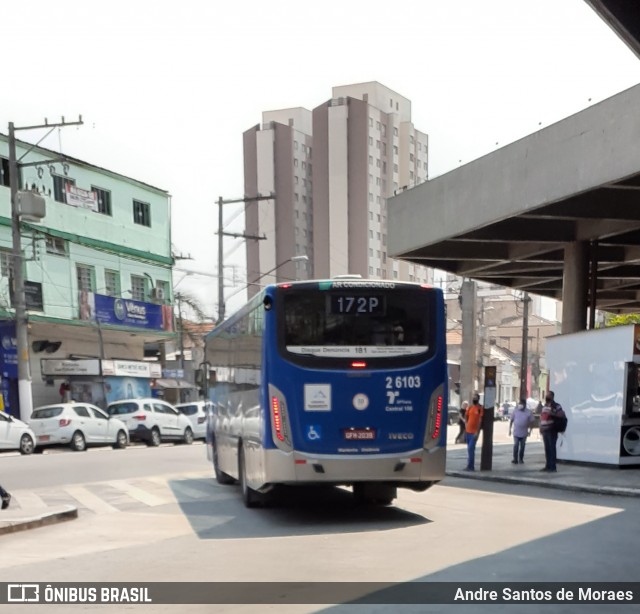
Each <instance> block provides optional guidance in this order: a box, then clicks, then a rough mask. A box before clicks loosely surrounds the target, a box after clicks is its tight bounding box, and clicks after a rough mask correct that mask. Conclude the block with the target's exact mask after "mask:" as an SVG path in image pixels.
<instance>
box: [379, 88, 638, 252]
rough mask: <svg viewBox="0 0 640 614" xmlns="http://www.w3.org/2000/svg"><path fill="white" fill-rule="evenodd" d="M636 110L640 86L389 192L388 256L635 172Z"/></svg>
mask: <svg viewBox="0 0 640 614" xmlns="http://www.w3.org/2000/svg"><path fill="white" fill-rule="evenodd" d="M638 108H640V85H637V86H634V87H632V88H630V89H628V90H626V91H624V92H621V93H619V94H617V95H616V96H613V97H612V98H609V99H607V100H604V101H602V102H600V103H599V104H596V105H593V106H591V107H589V108H587V109H585V110H584V111H581V112H580V113H577V114H575V115H573V116H571V117H569V118H567V119H564V120H562V121H560V122H558V123H556V124H553V125H551V126H549V127H547V128H545V129H544V130H541V131H540V132H537V133H535V134H532V135H530V136H528V137H525V138H523V139H520V140H519V141H516V142H515V143H512V144H511V145H507V146H506V147H503V148H501V149H499V150H497V151H495V152H493V153H491V154H488V155H486V156H483V157H482V158H480V159H478V160H475V161H473V162H471V163H469V164H466V165H464V166H462V167H460V168H458V169H456V170H454V171H451V172H449V173H446V174H444V175H441V176H440V177H437V178H435V179H433V180H431V181H427V182H425V183H423V184H421V185H419V186H417V187H415V188H412V189H410V190H406V191H404V192H402V193H401V194H399V195H398V196H395V197H394V198H391V199H390V200H389V233H388V247H389V255H390V256H392V257H401V256H403V255H404V254H406V253H407V252H411V251H413V250H416V249H418V248H420V247H422V246H425V245H433V244H435V243H438V242H440V241H442V240H445V239H450V238H453V237H460V236H462V235H466V234H468V233H471V232H473V231H475V230H478V229H480V228H484V227H486V226H489V225H491V224H496V223H499V222H501V221H503V220H508V219H510V218H513V217H517V216H519V215H522V214H526V213H530V212H532V211H534V210H536V209H538V208H540V207H543V206H545V205H550V204H552V203H557V202H560V201H563V200H565V199H567V198H571V197H572V196H574V195H575V194H580V193H583V192H587V191H589V190H594V189H597V188H599V187H601V186H603V185H608V184H612V183H616V182H619V181H621V180H624V179H625V178H627V177H630V176H633V175H636V174H638V172H640V148H639V147H638V143H639V142H640V113H638V112H637V109H638ZM612 118H615V121H613V120H612ZM612 148H613V150H612ZM513 238H514V237H513V236H510V237H502V239H503V240H512V239H513Z"/></svg>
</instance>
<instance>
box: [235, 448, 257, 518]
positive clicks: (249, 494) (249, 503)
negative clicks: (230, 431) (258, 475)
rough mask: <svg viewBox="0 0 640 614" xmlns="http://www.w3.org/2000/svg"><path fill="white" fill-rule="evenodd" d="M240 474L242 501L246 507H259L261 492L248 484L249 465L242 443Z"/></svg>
mask: <svg viewBox="0 0 640 614" xmlns="http://www.w3.org/2000/svg"><path fill="white" fill-rule="evenodd" d="M238 475H239V476H240V488H241V489H242V501H243V502H244V505H245V507H258V506H259V505H260V504H261V503H262V497H261V496H260V493H259V492H257V491H255V490H253V488H250V487H249V485H248V484H247V466H246V463H245V460H244V448H243V447H242V444H240V449H239V450H238Z"/></svg>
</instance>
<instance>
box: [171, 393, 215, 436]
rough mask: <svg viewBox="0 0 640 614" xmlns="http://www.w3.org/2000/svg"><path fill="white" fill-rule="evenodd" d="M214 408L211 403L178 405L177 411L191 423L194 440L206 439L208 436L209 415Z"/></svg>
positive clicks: (199, 402)
mask: <svg viewBox="0 0 640 614" xmlns="http://www.w3.org/2000/svg"><path fill="white" fill-rule="evenodd" d="M212 408H213V403H212V402H211V401H193V402H192V403H178V405H176V409H177V410H178V411H179V412H180V413H181V414H184V415H185V416H186V417H187V418H189V421H190V422H191V428H192V429H193V437H194V439H205V438H206V436H207V414H208V413H209V412H210V411H211V409H212Z"/></svg>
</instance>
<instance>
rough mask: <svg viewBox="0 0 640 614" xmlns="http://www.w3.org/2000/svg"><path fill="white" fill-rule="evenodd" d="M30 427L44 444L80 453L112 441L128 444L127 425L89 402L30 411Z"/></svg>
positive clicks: (40, 443) (120, 444) (118, 443)
mask: <svg viewBox="0 0 640 614" xmlns="http://www.w3.org/2000/svg"><path fill="white" fill-rule="evenodd" d="M29 426H30V427H31V428H32V430H33V432H34V433H35V435H36V438H37V444H38V446H39V449H40V448H42V447H43V446H53V445H69V446H71V449H72V450H75V451H77V452H81V451H82V450H85V449H86V447H87V446H92V445H104V444H111V445H112V446H113V447H114V448H125V447H126V446H127V444H128V443H129V435H128V432H127V426H126V424H125V423H124V422H122V420H118V419H117V418H110V417H109V415H108V414H107V413H106V412H104V411H102V410H101V409H100V408H99V407H96V406H95V405H91V404H90V403H74V402H71V403H57V404H56V405H45V406H44V407H38V408H37V409H34V410H33V413H32V414H31V420H29Z"/></svg>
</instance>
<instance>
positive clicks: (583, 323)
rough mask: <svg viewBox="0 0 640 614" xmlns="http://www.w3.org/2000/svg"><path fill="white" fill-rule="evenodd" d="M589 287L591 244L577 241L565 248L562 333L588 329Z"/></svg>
mask: <svg viewBox="0 0 640 614" xmlns="http://www.w3.org/2000/svg"><path fill="white" fill-rule="evenodd" d="M588 287H589V243H588V241H576V242H575V243H571V244H569V245H567V246H566V247H565V248H564V275H563V278H562V333H563V334H567V333H575V332H578V331H581V330H585V329H586V328H587V307H588V304H587V294H588V292H587V289H588Z"/></svg>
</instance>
